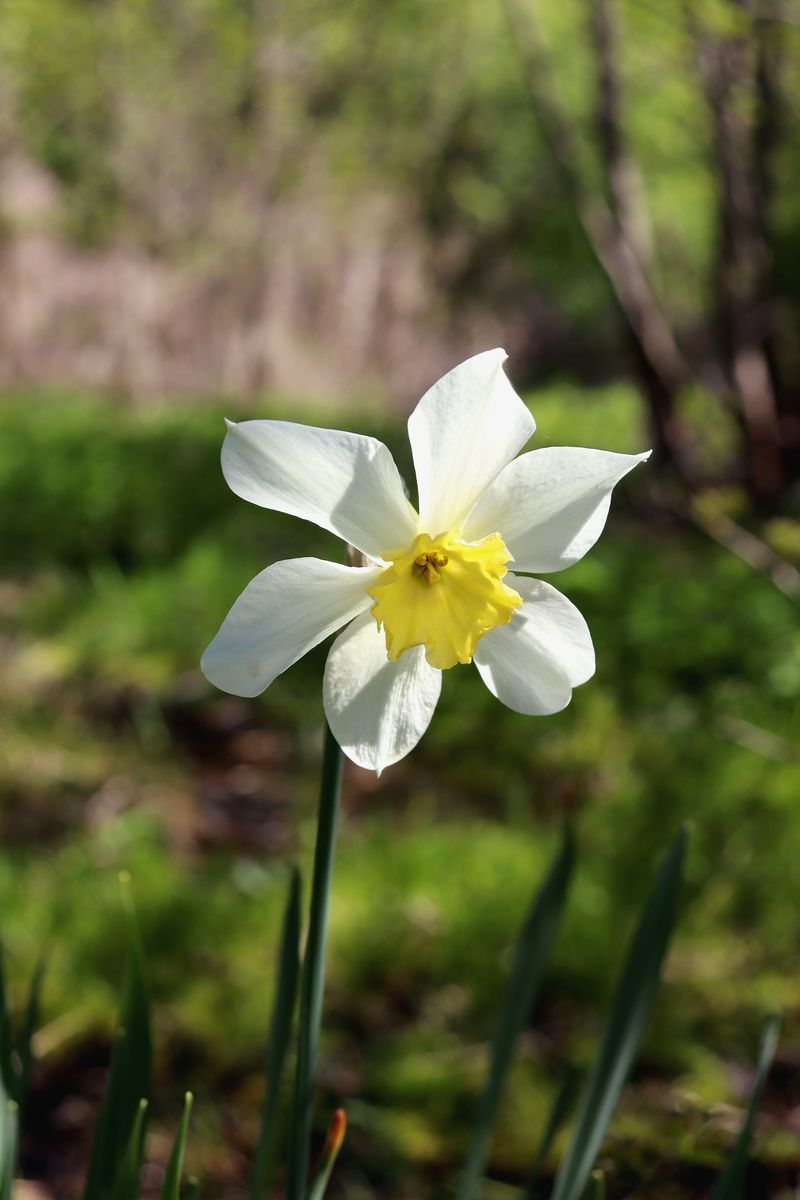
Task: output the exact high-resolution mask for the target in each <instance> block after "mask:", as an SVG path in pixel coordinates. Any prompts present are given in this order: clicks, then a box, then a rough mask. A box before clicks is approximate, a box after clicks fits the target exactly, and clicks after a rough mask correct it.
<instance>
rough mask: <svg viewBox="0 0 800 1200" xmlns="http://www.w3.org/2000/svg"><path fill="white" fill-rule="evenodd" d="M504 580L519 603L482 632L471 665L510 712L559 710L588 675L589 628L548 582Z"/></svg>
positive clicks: (590, 653) (590, 662)
mask: <svg viewBox="0 0 800 1200" xmlns="http://www.w3.org/2000/svg"><path fill="white" fill-rule="evenodd" d="M506 583H508V585H509V587H513V588H514V589H515V590H516V591H518V592H519V594H520V595H521V596H522V606H521V607H520V608H519V609H517V612H516V613H515V614H514V616H513V617H512V618H511V622H510V624H508V625H503V626H500V627H498V628H497V629H492V630H490V632H489V633H486V634H484V636H483V637H482V638H481V640H480V641H479V642H478V648H477V650H476V652H475V664H476V666H477V668H478V670H479V671H480V673H481V678H482V679H483V682H484V683H485V684H486V686H487V687H488V689H489V691H490V692H492V693H493V694H494V695H495V696H497V698H498V700H502V702H503V704H506V705H507V706H508V707H509V708H513V709H514V711H515V712H521V713H529V714H531V715H536V716H546V715H547V714H548V713H555V712H560V711H561V709H562V708H566V707H567V705H568V704H569V702H570V699H571V697H572V689H573V688H574V687H577V686H578V685H579V684H581V683H585V682H586V680H587V679H590V678H591V676H592V675H593V674H594V647H593V646H592V639H591V636H590V634H589V629H588V627H587V625H586V622H585V621H584V619H583V617H582V616H581V614H580V613H579V612H578V610H577V608H576V607H575V605H574V604H572V603H571V602H570V601H569V600H568V599H567V598H566V596H562V595H561V592H557V591H556V589H555V588H554V587H551V586H550V584H549V583H543V582H542V581H541V579H525V578H524V577H521V576H518V575H511V574H510V573H509V574H508V575H507V576H506Z"/></svg>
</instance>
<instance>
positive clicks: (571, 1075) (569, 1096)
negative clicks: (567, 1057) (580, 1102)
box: [525, 1065, 580, 1200]
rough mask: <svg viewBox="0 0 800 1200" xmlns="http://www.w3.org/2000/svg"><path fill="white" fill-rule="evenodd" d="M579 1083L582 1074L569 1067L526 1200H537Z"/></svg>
mask: <svg viewBox="0 0 800 1200" xmlns="http://www.w3.org/2000/svg"><path fill="white" fill-rule="evenodd" d="M579 1081H580V1072H579V1071H578V1070H577V1068H576V1067H574V1066H572V1065H569V1066H568V1067H567V1068H566V1070H565V1071H564V1075H563V1077H562V1079H561V1083H560V1085H559V1088H558V1091H557V1092H556V1098H555V1100H554V1101H553V1107H552V1108H551V1110H550V1115H549V1117H548V1119H547V1125H546V1126H545V1130H544V1133H543V1134H542V1140H541V1142H540V1143H539V1149H538V1150H537V1151H536V1158H535V1159H534V1160H533V1166H532V1167H531V1170H530V1174H529V1175H528V1184H527V1187H526V1189H525V1200H536V1194H537V1188H538V1184H539V1178H540V1176H541V1173H542V1168H543V1166H544V1164H545V1161H546V1159H547V1156H548V1154H549V1153H550V1149H551V1147H552V1145H553V1142H554V1141H555V1140H556V1137H557V1135H558V1132H559V1130H560V1129H561V1127H562V1125H563V1124H564V1122H565V1121H566V1119H567V1117H568V1116H569V1114H570V1111H571V1109H572V1106H573V1104H574V1103H575V1096H576V1095H577V1092H578V1083H579Z"/></svg>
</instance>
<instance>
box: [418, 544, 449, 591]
mask: <svg viewBox="0 0 800 1200" xmlns="http://www.w3.org/2000/svg"><path fill="white" fill-rule="evenodd" d="M448 562H449V559H448V557H447V555H446V554H444V553H442V551H441V550H428V551H426V552H425V553H424V554H418V555H417V557H416V558H415V559H414V566H413V567H412V571H413V573H414V575H418V576H419V577H420V578H422V579H424V580H425V582H426V583H427V585H428V587H432V585H433V584H434V583H438V582H439V580H440V579H441V577H442V575H441V571H442V567H446V566H447V563H448Z"/></svg>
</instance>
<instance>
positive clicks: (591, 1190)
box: [586, 1171, 606, 1200]
mask: <svg viewBox="0 0 800 1200" xmlns="http://www.w3.org/2000/svg"><path fill="white" fill-rule="evenodd" d="M605 1195H606V1177H605V1175H604V1174H603V1172H602V1171H592V1178H591V1179H590V1180H589V1186H588V1188H587V1189H586V1200H605Z"/></svg>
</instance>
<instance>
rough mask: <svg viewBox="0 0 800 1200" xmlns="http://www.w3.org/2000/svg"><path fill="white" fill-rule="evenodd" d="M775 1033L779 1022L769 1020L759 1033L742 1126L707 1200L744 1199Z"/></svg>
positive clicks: (773, 1018) (770, 1063)
mask: <svg viewBox="0 0 800 1200" xmlns="http://www.w3.org/2000/svg"><path fill="white" fill-rule="evenodd" d="M779 1032H780V1021H779V1020H778V1018H777V1017H770V1019H769V1020H768V1021H767V1022H766V1023H765V1025H764V1027H763V1029H762V1030H761V1040H760V1042H759V1047H758V1065H757V1067H756V1077H755V1082H754V1083H753V1090H752V1092H751V1093H750V1101H749V1103H748V1105H747V1112H746V1113H745V1118H744V1123H743V1124H742V1128H741V1129H740V1130H739V1136H738V1137H737V1139H736V1141H735V1143H734V1146H733V1150H732V1151H731V1155H730V1158H729V1159H728V1162H727V1164H726V1166H725V1170H724V1171H723V1172H722V1174H721V1175H720V1177H719V1180H718V1181H717V1186H716V1187H715V1188H714V1191H713V1192H712V1194H711V1200H740V1197H741V1196H743V1195H744V1184H745V1173H746V1171H747V1160H748V1157H749V1154H750V1142H751V1141H752V1137H753V1125H754V1124H755V1119H756V1111H757V1110H758V1105H759V1101H760V1099H761V1091H762V1088H763V1087H764V1081H765V1080H766V1078H767V1075H768V1074H769V1069H770V1067H771V1066H772V1060H773V1058H774V1057H775V1051H776V1049H777V1046H778V1033H779Z"/></svg>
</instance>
